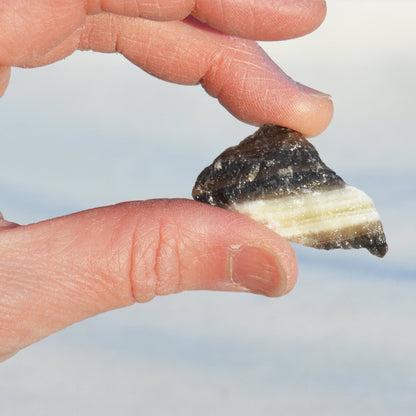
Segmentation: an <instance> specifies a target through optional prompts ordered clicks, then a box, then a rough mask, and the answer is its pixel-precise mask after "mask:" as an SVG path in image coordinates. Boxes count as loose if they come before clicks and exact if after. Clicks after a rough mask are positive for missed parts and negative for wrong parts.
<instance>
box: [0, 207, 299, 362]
mask: <svg viewBox="0 0 416 416" xmlns="http://www.w3.org/2000/svg"><path fill="white" fill-rule="evenodd" d="M296 274H297V266H296V261H295V257H294V254H293V250H292V249H291V247H290V245H289V244H288V243H287V242H286V241H285V240H284V239H282V238H281V237H279V236H278V235H276V234H275V233H273V232H272V231H270V230H268V229H266V228H265V227H263V226H261V225H259V224H257V223H255V222H254V221H252V220H250V219H249V218H246V217H243V216H241V215H238V214H234V213H232V212H228V211H225V210H223V209H220V208H215V207H211V206H208V205H205V204H201V203H198V202H194V201H189V200H151V201H146V202H131V203H124V204H119V205H115V206H109V207H104V208H97V209H93V210H89V211H84V212H80V213H77V214H72V215H69V216H66V217H62V218H57V219H53V220H49V221H45V222H41V223H37V224H32V225H28V226H19V227H14V228H6V229H4V230H3V231H2V232H0V355H3V356H4V357H5V356H7V355H10V354H13V353H14V352H17V351H18V350H19V349H21V348H23V347H25V346H27V345H29V344H31V343H33V342H35V341H37V340H39V339H41V338H43V337H45V336H47V335H49V334H51V333H53V332H55V331H58V330H59V329H62V328H64V327H65V326H68V325H70V324H72V323H74V322H77V321H80V320H83V319H86V318H88V317H91V316H94V315H96V314H98V313H101V312H104V311H108V310H111V309H115V308H121V307H123V306H128V305H130V304H132V303H134V302H135V301H138V302H144V301H148V300H150V299H152V298H153V297H154V296H156V295H167V294H171V293H176V292H181V291H183V290H196V289H206V290H226V291H236V292H241V291H244V292H252V293H260V294H264V295H267V296H279V295H282V294H284V293H287V292H288V291H289V290H290V289H292V287H293V286H294V284H295V280H296Z"/></svg>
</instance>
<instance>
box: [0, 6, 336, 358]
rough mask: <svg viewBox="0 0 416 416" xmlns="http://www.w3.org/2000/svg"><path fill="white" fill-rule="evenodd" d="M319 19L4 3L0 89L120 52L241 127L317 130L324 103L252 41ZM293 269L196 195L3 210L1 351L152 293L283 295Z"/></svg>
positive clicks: (264, 10) (279, 11)
mask: <svg viewBox="0 0 416 416" xmlns="http://www.w3.org/2000/svg"><path fill="white" fill-rule="evenodd" d="M325 14H326V5H325V2H324V1H319V0H309V1H307V0H262V1H257V2H254V1H252V0H146V1H140V0H125V1H119V0H101V1H100V0H56V1H52V2H51V1H49V0H3V1H1V2H0V27H1V28H2V30H1V32H0V95H3V93H4V92H5V90H6V88H7V86H8V82H9V78H10V68H11V67H36V66H41V65H46V64H51V63H53V62H55V61H57V60H60V59H62V58H64V57H66V56H68V55H70V54H71V53H73V52H74V51H75V50H78V49H79V50H94V51H98V52H106V53H112V52H119V53H121V54H122V55H124V56H125V57H126V58H127V59H129V60H130V61H132V62H133V63H134V64H136V65H138V66H139V67H141V68H143V69H144V70H146V71H148V72H150V73H151V74H153V75H155V76H157V77H159V78H162V79H164V80H167V81H171V82H176V83H181V84H201V85H202V87H203V88H204V89H205V90H206V91H207V92H208V94H210V95H212V96H214V97H216V98H217V99H218V101H219V102H220V103H221V104H222V105H223V106H224V107H226V108H227V109H228V110H229V111H230V112H231V113H232V114H233V115H234V116H235V117H237V118H238V119H240V120H242V121H244V122H247V123H251V124H255V125H260V124H263V123H273V124H279V125H283V126H287V127H290V128H292V129H294V130H298V131H300V132H302V133H303V134H305V135H307V136H314V135H317V134H319V133H320V132H321V131H323V130H324V129H325V128H326V126H327V125H328V123H329V122H330V119H331V117H332V103H331V101H330V99H329V98H328V97H327V96H326V95H324V94H321V93H319V92H318V91H315V90H312V89H309V88H307V87H303V86H301V85H300V84H298V83H296V82H294V81H293V80H291V79H290V78H289V77H288V76H286V75H285V74H284V73H283V72H282V71H281V70H280V69H279V68H278V67H277V66H276V65H275V64H274V63H273V62H272V61H271V60H270V59H269V58H268V56H267V55H266V54H265V53H264V52H263V51H262V49H261V48H260V47H259V46H258V45H257V44H256V43H255V41H254V40H282V39H289V38H293V37H297V36H301V35H304V34H307V33H309V32H311V31H312V30H314V29H315V28H317V27H318V26H319V25H320V24H321V22H322V20H323V19H324V17H325ZM120 76H122V74H120ZM86 93H87V92H86ZM161 105H162V104H161ZM22 157H29V155H22ZM296 276H297V265H296V259H295V256H294V254H293V250H292V249H291V247H290V246H289V244H288V243H287V242H286V241H285V240H284V239H282V238H281V237H279V236H278V235H276V234H274V233H273V232H271V231H270V230H268V229H266V228H265V227H263V226H261V225H259V224H256V223H254V222H253V221H251V220H250V219H248V218H245V217H242V216H240V215H238V214H235V213H231V212H227V211H225V210H221V209H219V208H214V207H210V206H207V205H204V204H200V203H197V202H194V201H188V200H154V201H145V202H131V203H124V204H119V205H115V206H110V207H104V208H97V209H93V210H89V211H84V212H80V213H77V214H73V215H69V216H66V217H62V218H58V219H52V220H49V221H44V222H41V223H37V224H31V225H27V226H20V225H17V224H14V223H10V222H8V221H6V220H5V219H3V217H1V216H0V359H6V358H8V357H10V356H12V355H13V354H15V353H16V352H17V351H19V350H20V349H22V348H24V347H25V346H27V345H29V344H31V343H33V342H36V341H38V340H39V339H41V338H43V337H45V336H47V335H49V334H51V333H53V332H56V331H58V330H60V329H62V328H64V327H66V326H68V325H70V324H72V323H74V322H78V321H80V320H83V319H86V318H88V317H91V316H94V315H96V314H98V313H101V312H104V311H108V310H111V309H115V308H120V307H123V306H127V305H130V304H132V303H133V302H145V301H148V300H150V299H152V298H153V297H154V296H157V295H166V294H170V293H176V292H180V291H183V290H197V289H203V290H228V291H240V292H241V291H243V292H251V293H259V294H263V295H267V296H280V295H282V294H285V293H287V292H289V291H290V290H291V289H292V288H293V286H294V284H295V281H296Z"/></svg>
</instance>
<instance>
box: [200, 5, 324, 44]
mask: <svg viewBox="0 0 416 416" xmlns="http://www.w3.org/2000/svg"><path fill="white" fill-rule="evenodd" d="M193 15H194V16H195V17H196V18H197V19H199V20H200V21H202V22H205V23H207V24H208V25H210V26H212V27H214V28H216V29H218V30H220V31H222V32H225V33H228V34H231V35H234V36H240V37H243V38H247V39H255V40H282V39H290V38H294V37H298V36H302V35H305V34H307V33H310V32H312V31H313V30H315V29H316V28H317V27H318V26H319V25H320V24H321V23H322V21H323V20H324V18H325V16H326V3H325V1H323V0H322V1H321V0H262V1H257V2H253V1H252V0H198V1H196V2H195V9H194V11H193Z"/></svg>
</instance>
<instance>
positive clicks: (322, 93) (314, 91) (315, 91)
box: [294, 81, 331, 98]
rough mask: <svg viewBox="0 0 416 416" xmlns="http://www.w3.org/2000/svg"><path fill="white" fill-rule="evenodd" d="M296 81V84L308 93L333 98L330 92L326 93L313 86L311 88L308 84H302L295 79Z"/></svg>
mask: <svg viewBox="0 0 416 416" xmlns="http://www.w3.org/2000/svg"><path fill="white" fill-rule="evenodd" d="M294 83H295V84H296V86H297V87H298V88H299V89H301V90H302V91H304V92H306V93H307V94H308V95H312V96H314V97H326V98H331V96H330V95H329V94H326V93H325V92H322V91H318V90H315V89H313V88H310V87H308V86H306V85H303V84H301V83H300V82H297V81H294Z"/></svg>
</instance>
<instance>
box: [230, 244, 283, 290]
mask: <svg viewBox="0 0 416 416" xmlns="http://www.w3.org/2000/svg"><path fill="white" fill-rule="evenodd" d="M230 271H231V280H232V281H233V283H234V284H238V285H240V286H242V287H244V288H246V289H248V290H249V291H250V292H252V293H257V294H261V295H266V296H273V297H274V296H281V295H283V294H284V293H285V290H286V273H285V271H284V269H283V267H282V265H281V263H280V261H279V259H278V258H277V257H276V255H275V254H274V253H272V252H271V251H269V250H267V249H264V248H261V247H253V246H240V247H235V248H232V249H231V255H230Z"/></svg>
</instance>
